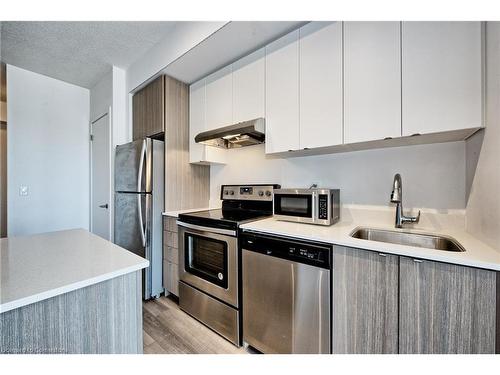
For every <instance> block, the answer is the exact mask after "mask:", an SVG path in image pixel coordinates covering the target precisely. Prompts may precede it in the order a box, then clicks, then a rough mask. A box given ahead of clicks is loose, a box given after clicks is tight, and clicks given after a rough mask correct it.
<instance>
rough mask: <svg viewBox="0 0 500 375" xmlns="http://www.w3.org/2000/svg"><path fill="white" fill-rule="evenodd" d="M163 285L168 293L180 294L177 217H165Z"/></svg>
mask: <svg viewBox="0 0 500 375" xmlns="http://www.w3.org/2000/svg"><path fill="white" fill-rule="evenodd" d="M163 223H164V224H163V225H164V226H163V229H164V230H163V287H164V288H165V291H166V292H167V293H171V294H173V295H174V296H177V297H178V296H179V267H178V264H179V244H178V242H179V239H178V233H177V218H175V217H165V218H164V219H163Z"/></svg>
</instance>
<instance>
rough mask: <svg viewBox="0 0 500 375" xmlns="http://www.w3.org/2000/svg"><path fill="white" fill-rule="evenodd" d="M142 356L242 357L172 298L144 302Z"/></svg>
mask: <svg viewBox="0 0 500 375" xmlns="http://www.w3.org/2000/svg"><path fill="white" fill-rule="evenodd" d="M143 306H144V308H143V312H144V314H143V315H144V325H143V330H144V354H245V353H247V351H246V350H245V349H244V348H243V347H242V348H237V347H236V346H234V345H233V344H231V343H230V342H229V341H227V340H225V339H223V338H222V337H221V336H219V335H218V334H216V333H215V332H214V331H212V330H210V329H209V328H207V327H206V326H204V325H203V324H201V323H200V322H198V321H197V320H196V319H194V318H192V317H191V316H189V315H188V314H186V313H185V312H184V311H182V310H181V309H180V308H179V305H178V304H177V302H176V301H175V300H174V299H172V298H171V297H164V296H162V297H160V298H158V299H156V300H152V301H148V302H144V303H143Z"/></svg>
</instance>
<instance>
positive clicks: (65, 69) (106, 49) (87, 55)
mask: <svg viewBox="0 0 500 375" xmlns="http://www.w3.org/2000/svg"><path fill="white" fill-rule="evenodd" d="M176 23H177V22H24V21H23V22H8V21H3V22H1V26H0V27H1V32H0V37H1V43H0V45H1V51H0V56H1V58H2V60H3V61H4V62H6V63H7V64H12V65H15V66H18V67H20V68H24V69H28V70H31V71H34V72H36V73H40V74H44V75H47V76H49V77H53V78H57V79H60V80H62V81H66V82H69V83H73V84H75V85H78V86H83V87H87V88H91V87H93V86H94V85H95V84H96V83H97V82H98V81H99V80H100V79H101V78H102V77H103V76H104V75H105V74H106V73H107V72H108V71H109V70H110V69H111V66H112V65H116V66H118V67H121V68H126V67H128V66H129V65H130V64H131V63H132V62H134V61H135V60H136V59H137V58H139V57H140V56H141V55H142V54H144V53H145V52H146V51H147V50H148V49H150V48H151V47H152V46H153V45H155V44H156V43H158V42H159V41H160V40H161V39H163V38H165V37H166V36H167V34H169V32H170V31H171V30H172V28H173V27H174V25H175V24H176Z"/></svg>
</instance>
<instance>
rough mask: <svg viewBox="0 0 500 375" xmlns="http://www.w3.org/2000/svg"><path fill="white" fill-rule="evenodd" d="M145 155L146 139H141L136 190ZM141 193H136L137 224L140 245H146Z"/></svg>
mask: <svg viewBox="0 0 500 375" xmlns="http://www.w3.org/2000/svg"><path fill="white" fill-rule="evenodd" d="M145 156H146V140H144V141H142V149H141V159H140V161H139V173H138V174H137V192H138V193H140V191H141V188H142V171H143V168H144V158H145ZM141 200H142V195H141V194H137V207H138V209H139V225H140V227H141V239H142V246H146V229H145V228H144V219H143V217H142V202H141Z"/></svg>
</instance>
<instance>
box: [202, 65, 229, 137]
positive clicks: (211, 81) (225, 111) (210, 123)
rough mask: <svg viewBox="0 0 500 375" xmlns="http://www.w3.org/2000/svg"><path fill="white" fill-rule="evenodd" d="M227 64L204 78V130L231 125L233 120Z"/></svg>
mask: <svg viewBox="0 0 500 375" xmlns="http://www.w3.org/2000/svg"><path fill="white" fill-rule="evenodd" d="M231 69H232V68H231V65H228V66H226V67H224V68H222V69H220V70H218V71H217V72H215V73H213V74H211V75H209V76H208V77H207V78H206V89H205V90H206V107H205V111H206V116H207V117H206V125H205V130H211V129H215V128H220V127H222V126H227V125H231V124H232V122H233V78H232V73H231Z"/></svg>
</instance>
